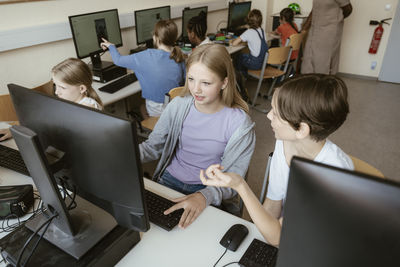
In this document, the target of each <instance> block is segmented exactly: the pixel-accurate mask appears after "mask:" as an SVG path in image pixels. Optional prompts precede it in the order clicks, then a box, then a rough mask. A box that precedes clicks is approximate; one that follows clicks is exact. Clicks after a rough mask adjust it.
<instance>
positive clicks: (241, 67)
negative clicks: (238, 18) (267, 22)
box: [232, 9, 268, 78]
mask: <svg viewBox="0 0 400 267" xmlns="http://www.w3.org/2000/svg"><path fill="white" fill-rule="evenodd" d="M261 23H262V14H261V11H260V10H258V9H253V10H251V11H250V12H249V14H248V15H247V24H248V25H249V29H247V30H246V31H245V32H244V33H243V34H242V35H240V37H238V38H236V39H235V40H233V42H232V45H234V46H235V45H239V44H240V43H241V42H247V45H248V47H249V50H250V54H244V53H242V54H239V55H238V56H237V57H236V58H235V68H236V70H237V71H239V73H240V74H242V75H243V76H244V77H245V78H247V70H258V69H261V67H262V63H263V61H264V56H265V53H266V52H267V51H268V45H267V42H266V40H265V33H264V30H263V29H262V28H261Z"/></svg>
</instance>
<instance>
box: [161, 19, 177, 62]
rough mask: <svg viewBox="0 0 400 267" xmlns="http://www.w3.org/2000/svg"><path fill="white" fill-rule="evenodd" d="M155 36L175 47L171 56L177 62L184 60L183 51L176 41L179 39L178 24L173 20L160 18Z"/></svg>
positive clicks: (165, 43)
mask: <svg viewBox="0 0 400 267" xmlns="http://www.w3.org/2000/svg"><path fill="white" fill-rule="evenodd" d="M154 36H156V37H157V38H158V40H160V42H161V43H162V44H164V45H166V46H170V47H173V49H172V52H171V55H170V57H169V58H172V59H173V60H175V62H176V63H180V62H183V61H184V57H183V53H182V51H181V49H180V48H179V47H178V46H175V42H176V40H177V39H178V26H176V24H175V22H174V21H173V20H160V21H158V22H157V23H156V25H155V26H154Z"/></svg>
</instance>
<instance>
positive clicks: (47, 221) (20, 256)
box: [15, 214, 58, 267]
mask: <svg viewBox="0 0 400 267" xmlns="http://www.w3.org/2000/svg"><path fill="white" fill-rule="evenodd" d="M56 216H58V214H54V215H53V216H51V217H50V218H49V219H47V220H46V221H45V222H44V223H43V224H42V225H40V226H39V228H38V229H36V231H35V232H34V233H33V234H32V235H31V236H30V237H29V238H28V240H26V242H25V244H24V246H23V247H22V249H21V252H20V253H19V255H18V259H17V264H16V265H15V266H16V267H18V266H19V264H20V262H21V259H22V254H24V251H25V249H26V248H27V247H28V244H29V243H30V242H31V240H32V238H33V237H34V236H35V235H36V234H37V233H38V232H39V231H40V230H41V229H42V228H43V227H44V226H45V225H46V224H48V223H49V222H51V221H52V220H53V219H54V218H55V217H56Z"/></svg>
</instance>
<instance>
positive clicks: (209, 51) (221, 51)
mask: <svg viewBox="0 0 400 267" xmlns="http://www.w3.org/2000/svg"><path fill="white" fill-rule="evenodd" d="M195 63H202V64H204V65H205V66H206V67H207V68H208V69H209V70H210V71H211V72H213V73H215V74H216V75H217V76H218V77H219V78H220V79H221V81H222V80H224V79H225V78H228V84H227V86H226V87H225V88H224V89H223V90H221V100H222V103H223V104H224V105H225V106H227V107H230V108H240V109H242V110H244V111H245V112H246V113H249V107H248V105H247V103H246V102H245V101H244V100H243V99H242V97H241V96H240V94H239V92H238V91H237V90H236V78H235V71H234V68H233V64H232V59H231V57H230V55H229V53H228V51H227V50H226V48H225V47H224V46H222V45H219V44H204V45H201V46H199V47H196V49H194V51H193V53H192V54H191V55H190V56H189V58H188V61H187V63H186V73H188V71H189V69H190V67H191V66H192V65H193V64H195ZM189 93H190V91H189V87H188V75H186V82H185V89H184V90H183V92H182V95H187V94H189Z"/></svg>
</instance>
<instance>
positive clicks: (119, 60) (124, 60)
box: [100, 38, 136, 70]
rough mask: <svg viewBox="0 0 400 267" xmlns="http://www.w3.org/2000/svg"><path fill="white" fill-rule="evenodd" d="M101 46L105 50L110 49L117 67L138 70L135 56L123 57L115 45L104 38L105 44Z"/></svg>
mask: <svg viewBox="0 0 400 267" xmlns="http://www.w3.org/2000/svg"><path fill="white" fill-rule="evenodd" d="M100 46H101V47H102V48H103V50H106V49H108V50H109V51H110V55H111V58H112V60H113V62H114V64H115V65H117V66H120V67H123V68H128V69H131V70H135V69H136V64H135V63H136V61H135V60H134V59H135V56H136V55H135V54H133V55H129V56H121V54H120V53H119V52H118V50H117V48H116V47H115V45H114V44H112V43H110V42H109V41H107V40H106V39H104V38H103V42H102V43H101V44H100Z"/></svg>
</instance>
